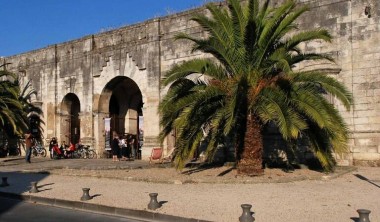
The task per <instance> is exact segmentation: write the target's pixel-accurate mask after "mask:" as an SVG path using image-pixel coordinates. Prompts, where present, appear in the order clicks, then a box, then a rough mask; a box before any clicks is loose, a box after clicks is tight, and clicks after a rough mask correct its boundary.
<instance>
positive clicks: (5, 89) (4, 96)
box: [0, 71, 24, 133]
mask: <svg viewBox="0 0 380 222" xmlns="http://www.w3.org/2000/svg"><path fill="white" fill-rule="evenodd" d="M0 78H5V80H2V81H0V127H1V128H2V129H7V130H6V131H7V132H11V133H20V132H21V131H20V130H21V129H22V128H23V126H24V124H21V126H20V125H19V120H20V119H22V116H20V115H19V114H20V113H19V111H20V110H22V109H23V105H22V103H21V101H20V100H19V87H18V86H17V85H15V84H14V82H12V81H10V80H9V79H10V78H11V79H12V78H13V79H14V78H16V76H15V75H14V74H13V73H10V72H8V71H0ZM21 123H22V122H21Z"/></svg>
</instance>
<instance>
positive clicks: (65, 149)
mask: <svg viewBox="0 0 380 222" xmlns="http://www.w3.org/2000/svg"><path fill="white" fill-rule="evenodd" d="M74 151H75V145H74V144H72V143H70V145H67V144H66V141H62V143H61V146H58V140H57V138H56V137H53V138H51V140H50V142H49V152H50V158H51V159H53V158H55V157H58V158H68V157H70V155H71V154H72V153H73V152H74Z"/></svg>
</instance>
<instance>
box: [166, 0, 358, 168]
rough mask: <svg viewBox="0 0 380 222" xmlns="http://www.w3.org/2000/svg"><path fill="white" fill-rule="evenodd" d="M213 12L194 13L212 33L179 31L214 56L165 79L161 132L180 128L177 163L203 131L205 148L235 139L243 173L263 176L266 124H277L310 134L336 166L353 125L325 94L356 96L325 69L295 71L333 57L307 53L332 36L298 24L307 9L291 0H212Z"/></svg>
mask: <svg viewBox="0 0 380 222" xmlns="http://www.w3.org/2000/svg"><path fill="white" fill-rule="evenodd" d="M206 8H207V9H208V10H209V11H210V13H211V17H207V16H206V15H203V14H198V15H195V16H194V17H193V18H192V20H193V21H195V22H197V23H198V24H199V25H200V26H201V27H202V28H203V29H204V30H205V31H206V32H207V34H208V36H207V37H206V38H195V37H192V36H189V35H187V34H184V33H181V34H179V35H177V37H176V38H177V39H182V40H188V41H191V42H193V43H194V46H193V51H201V52H203V53H205V54H206V55H210V58H199V59H192V60H189V61H186V62H184V63H182V64H177V65H175V66H174V67H172V68H171V69H170V70H169V71H168V72H167V73H166V75H165V78H164V80H163V82H162V84H163V86H164V87H169V86H170V88H169V89H168V92H167V94H166V95H165V96H164V98H163V101H162V102H161V104H160V107H159V111H160V113H161V119H160V124H161V126H162V131H161V134H160V138H161V139H163V138H165V137H166V136H167V135H168V134H169V133H170V132H172V131H173V130H174V129H175V130H176V132H177V144H178V145H177V149H178V154H177V156H176V163H177V166H178V167H183V165H184V163H185V161H186V160H187V159H188V158H189V157H190V156H192V154H193V153H194V151H195V149H196V148H197V147H198V145H199V143H200V141H202V140H204V139H205V138H204V136H203V131H204V130H205V129H206V130H207V141H209V143H208V145H207V149H206V152H207V154H208V155H211V156H212V155H213V154H214V153H215V152H216V150H217V148H218V144H220V143H223V142H225V141H226V140H229V141H232V143H233V144H234V149H235V155H236V161H237V169H238V173H241V174H247V175H260V174H262V173H263V170H262V154H263V134H262V133H263V132H262V130H263V128H264V127H265V126H266V125H268V124H273V125H275V126H276V127H277V128H278V131H279V132H280V134H281V135H282V137H283V139H284V140H285V141H288V142H289V143H291V142H294V141H296V140H297V139H299V138H301V137H302V138H307V139H308V141H309V146H310V148H311V150H313V151H314V153H315V155H316V157H317V158H318V159H319V161H320V163H321V164H322V166H323V167H324V168H325V169H332V168H333V166H334V158H333V157H332V155H331V153H332V152H336V153H342V152H345V151H346V149H347V140H348V128H347V126H346V124H345V123H344V121H343V119H342V117H341V116H340V114H339V112H338V111H337V109H335V108H334V106H333V105H332V104H330V103H329V102H328V101H327V100H326V96H325V95H326V94H330V95H332V96H334V97H336V98H337V99H338V100H339V101H341V102H342V104H343V105H344V107H345V108H346V109H347V110H349V109H350V106H351V104H352V95H351V94H350V92H349V91H348V90H347V89H346V88H345V86H344V85H343V84H341V83H339V82H338V81H337V80H335V79H334V78H332V77H329V76H327V75H326V74H325V73H323V70H322V69H319V70H318V69H314V70H308V71H299V70H298V71H297V70H296V69H295V67H296V66H297V65H298V64H300V63H302V62H308V61H316V60H328V61H331V62H333V59H332V58H331V57H329V56H328V55H326V54H319V53H307V52H303V51H302V50H301V45H302V44H303V43H305V42H308V41H313V40H322V41H327V42H330V41H331V38H332V37H331V35H330V34H329V33H328V32H327V31H326V30H323V29H318V30H310V31H298V26H297V24H296V23H295V21H296V19H297V18H298V17H299V16H301V15H302V14H303V13H304V12H306V11H307V10H308V8H307V7H306V6H298V5H297V4H296V2H295V1H294V0H288V1H286V2H285V3H283V4H282V5H280V6H278V7H271V6H270V0H266V1H265V2H263V4H262V5H261V7H260V5H259V0H249V1H248V2H247V4H245V5H241V4H240V1H238V0H227V8H222V7H218V6H217V5H215V4H208V5H206Z"/></svg>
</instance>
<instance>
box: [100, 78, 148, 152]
mask: <svg viewBox="0 0 380 222" xmlns="http://www.w3.org/2000/svg"><path fill="white" fill-rule="evenodd" d="M98 105H99V107H98V110H99V112H100V113H102V114H103V115H104V121H103V124H102V125H104V137H105V140H104V143H105V144H104V147H107V146H108V145H109V144H107V143H108V142H109V140H110V139H112V138H110V136H112V133H110V132H113V131H116V132H117V133H118V134H119V135H120V136H124V135H127V134H132V135H133V136H134V137H135V138H139V136H140V135H139V132H140V130H139V129H141V127H140V122H139V120H141V119H142V118H141V117H142V116H143V113H142V107H143V100H142V94H141V91H140V89H139V87H138V85H137V84H136V83H135V82H134V81H133V80H132V79H130V78H128V77H125V76H118V77H115V78H113V79H112V80H111V81H109V82H108V83H107V85H106V86H105V87H104V89H103V91H102V93H101V95H100V98H99V104H98ZM135 142H136V143H135V146H137V145H138V144H137V139H136V140H135Z"/></svg>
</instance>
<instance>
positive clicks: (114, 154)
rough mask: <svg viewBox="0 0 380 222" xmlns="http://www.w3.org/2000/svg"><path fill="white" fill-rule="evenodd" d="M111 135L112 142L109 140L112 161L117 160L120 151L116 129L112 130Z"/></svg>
mask: <svg viewBox="0 0 380 222" xmlns="http://www.w3.org/2000/svg"><path fill="white" fill-rule="evenodd" d="M112 137H113V139H112V142H111V149H112V161H119V159H118V155H119V152H120V147H119V135H118V134H117V133H116V131H113V133H112Z"/></svg>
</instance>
